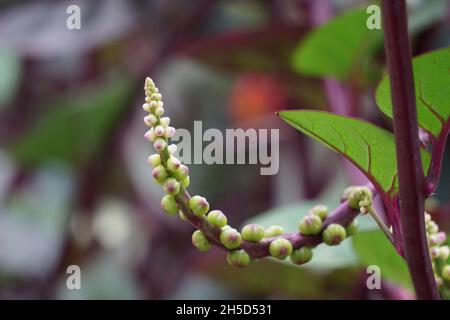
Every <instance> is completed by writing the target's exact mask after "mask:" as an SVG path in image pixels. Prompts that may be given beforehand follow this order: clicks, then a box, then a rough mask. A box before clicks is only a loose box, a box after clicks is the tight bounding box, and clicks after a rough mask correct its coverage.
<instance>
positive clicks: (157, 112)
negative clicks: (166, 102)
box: [155, 101, 164, 117]
mask: <svg viewBox="0 0 450 320" xmlns="http://www.w3.org/2000/svg"><path fill="white" fill-rule="evenodd" d="M160 102H161V101H160ZM163 114H164V108H163V107H159V106H158V107H156V108H155V116H157V117H161V116H162V115H163Z"/></svg>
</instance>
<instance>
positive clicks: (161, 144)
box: [153, 138, 167, 151]
mask: <svg viewBox="0 0 450 320" xmlns="http://www.w3.org/2000/svg"><path fill="white" fill-rule="evenodd" d="M153 147H154V148H155V149H156V150H157V151H163V150H164V149H165V148H166V147H167V142H166V140H165V139H164V138H156V139H155V142H154V143H153Z"/></svg>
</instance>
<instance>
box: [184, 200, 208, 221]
mask: <svg viewBox="0 0 450 320" xmlns="http://www.w3.org/2000/svg"><path fill="white" fill-rule="evenodd" d="M188 204H189V208H190V209H191V210H192V212H193V213H194V214H195V215H196V216H204V215H205V214H206V213H207V212H208V211H209V203H208V201H206V199H205V198H203V197H201V196H193V197H192V198H191V199H190V200H189V203H188Z"/></svg>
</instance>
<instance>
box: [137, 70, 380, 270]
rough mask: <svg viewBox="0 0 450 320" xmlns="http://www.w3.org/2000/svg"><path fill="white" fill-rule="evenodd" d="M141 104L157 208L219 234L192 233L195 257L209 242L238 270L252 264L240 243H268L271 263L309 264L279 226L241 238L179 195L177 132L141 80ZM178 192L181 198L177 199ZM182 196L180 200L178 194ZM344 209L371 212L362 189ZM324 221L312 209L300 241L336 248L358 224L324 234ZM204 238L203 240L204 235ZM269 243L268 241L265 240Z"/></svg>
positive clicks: (200, 204) (181, 170)
mask: <svg viewBox="0 0 450 320" xmlns="http://www.w3.org/2000/svg"><path fill="white" fill-rule="evenodd" d="M144 90H145V103H144V105H143V106H142V107H143V109H144V110H145V111H146V112H148V115H147V116H146V117H145V118H144V123H145V124H146V125H147V126H148V127H149V130H148V131H147V132H146V133H145V135H144V137H145V139H146V140H148V141H149V142H151V143H153V146H154V148H155V150H156V151H157V153H155V154H152V155H150V156H149V157H148V160H147V162H148V164H149V165H150V166H151V167H152V168H153V171H152V176H153V179H154V180H155V182H156V183H158V184H160V185H161V186H162V188H163V190H164V192H165V193H166V195H165V196H164V197H163V198H162V199H161V208H162V209H163V210H164V211H165V212H166V213H167V214H169V215H176V214H177V213H178V214H179V216H180V218H181V219H182V220H186V221H187V220H192V219H194V218H195V219H197V220H198V219H201V221H203V223H205V225H207V226H209V228H212V229H214V228H215V229H216V230H214V231H218V233H217V234H218V239H217V238H216V237H214V238H211V237H212V236H211V234H212V233H209V232H208V231H209V230H203V229H202V230H196V231H195V232H194V233H193V234H192V244H193V245H194V246H195V247H196V248H197V249H198V250H200V251H208V250H209V249H210V248H211V247H212V245H213V242H219V241H220V243H221V244H222V245H223V247H225V248H226V249H228V254H227V262H228V263H229V264H230V265H231V266H233V267H237V268H241V267H245V266H247V265H249V264H250V263H251V262H252V259H251V257H250V255H249V253H248V252H246V251H245V250H243V249H242V248H241V244H242V241H247V242H253V243H258V242H261V241H264V239H266V241H270V243H267V242H266V243H265V244H263V245H266V244H267V245H268V254H270V255H271V256H272V257H274V258H277V259H280V260H284V259H286V258H287V257H290V259H291V261H292V262H293V263H295V264H304V263H306V262H308V261H310V260H311V259H312V256H313V251H312V248H309V247H300V248H293V246H292V243H291V242H290V241H289V240H288V239H285V238H283V237H279V236H281V235H282V234H283V233H284V230H283V228H282V227H280V226H276V225H273V226H270V227H268V228H263V227H262V226H260V225H257V224H249V225H246V226H244V227H243V228H242V230H241V232H239V231H237V230H236V229H234V228H232V227H230V226H229V225H228V219H227V217H226V215H225V214H224V213H223V212H222V211H220V210H211V211H210V205H209V203H208V201H207V199H206V198H204V197H202V196H200V195H196V196H193V197H189V195H188V194H187V193H185V191H184V189H185V188H187V187H188V186H189V182H190V180H189V169H188V167H187V166H185V165H184V164H182V163H181V161H180V160H179V159H177V158H176V157H175V156H174V154H175V152H176V145H174V144H169V139H170V138H172V137H173V136H174V135H175V133H176V130H175V128H173V127H171V126H170V118H168V117H164V103H163V101H162V95H161V94H160V93H159V90H158V88H157V87H156V86H155V83H154V82H153V80H152V79H150V78H146V80H145V86H144ZM182 192H183V193H182ZM180 193H182V194H180ZM348 200H349V204H350V205H351V206H352V207H354V208H361V210H362V211H363V208H365V207H368V206H371V204H372V195H371V193H370V191H369V190H368V189H367V188H360V187H356V188H353V189H352V190H350V191H349V194H348ZM186 207H187V208H189V211H188V212H186V211H181V210H180V209H181V208H185V209H186ZM327 217H328V209H327V207H325V206H323V205H318V206H315V207H314V208H312V209H311V210H310V212H309V214H308V215H307V216H306V217H304V218H303V219H302V220H301V221H300V224H299V230H300V233H301V234H302V235H305V236H312V235H318V234H320V233H322V238H323V241H324V242H325V243H327V244H329V245H337V244H339V243H340V242H342V241H343V240H344V239H345V238H346V237H347V235H352V234H354V233H355V232H356V229H357V222H356V221H353V222H352V223H351V224H350V225H348V226H347V229H346V228H344V227H343V226H341V225H339V224H330V225H328V226H327V227H326V228H325V230H324V228H323V222H324V220H325V219H326V218H327ZM207 234H208V235H207ZM267 238H269V239H267Z"/></svg>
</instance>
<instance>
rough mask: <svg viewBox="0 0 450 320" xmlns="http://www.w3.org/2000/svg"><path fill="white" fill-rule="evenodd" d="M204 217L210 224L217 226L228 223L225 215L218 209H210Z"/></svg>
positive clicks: (220, 226) (223, 225)
mask: <svg viewBox="0 0 450 320" xmlns="http://www.w3.org/2000/svg"><path fill="white" fill-rule="evenodd" d="M206 218H207V219H208V221H209V222H210V223H211V224H213V225H215V226H216V227H219V228H222V227H225V226H226V225H227V223H228V219H227V217H226V215H224V214H223V212H222V211H220V210H212V211H211V212H210V213H208V216H207V217H206Z"/></svg>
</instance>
